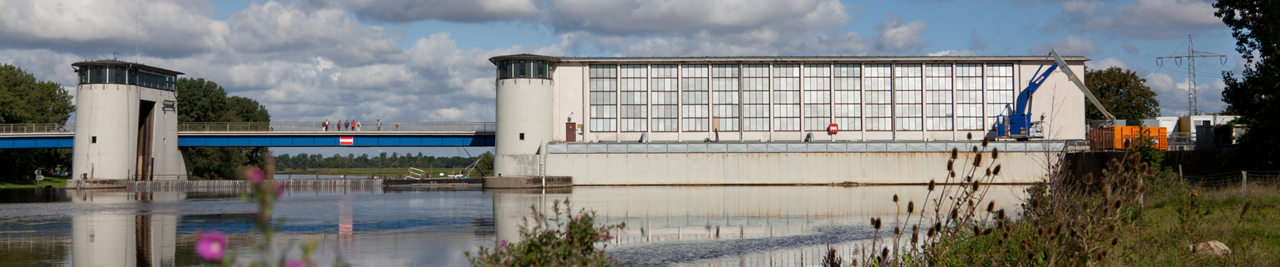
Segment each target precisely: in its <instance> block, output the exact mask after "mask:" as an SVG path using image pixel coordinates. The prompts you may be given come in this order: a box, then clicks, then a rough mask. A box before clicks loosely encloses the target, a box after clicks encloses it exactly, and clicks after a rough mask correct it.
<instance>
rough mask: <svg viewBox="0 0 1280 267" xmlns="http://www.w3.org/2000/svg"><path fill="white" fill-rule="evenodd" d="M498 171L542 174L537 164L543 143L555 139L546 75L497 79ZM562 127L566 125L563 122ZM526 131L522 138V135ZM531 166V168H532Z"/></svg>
mask: <svg viewBox="0 0 1280 267" xmlns="http://www.w3.org/2000/svg"><path fill="white" fill-rule="evenodd" d="M496 83H497V87H498V93H497V106H496V108H497V120H498V122H499V124H500V126H499V127H498V131H497V133H496V134H495V148H494V162H493V168H494V172H495V173H501V174H503V175H508V176H514V175H539V174H540V172H541V170H539V169H537V167H538V166H540V165H539V164H535V162H536V159H537V157H536V156H534V155H536V154H537V153H538V152H539V151H540V150H541V146H542V144H545V143H547V142H549V141H551V140H552V136H551V135H552V133H553V132H554V131H553V130H552V129H553V123H552V122H553V121H556V120H553V119H552V112H551V110H552V105H551V104H550V103H552V99H553V98H552V93H551V92H552V89H551V88H552V84H553V83H552V81H551V80H547V79H525V78H520V79H501V80H497V82H496ZM560 127H564V126H563V125H561V126H560ZM522 134H523V135H524V138H521V137H520V135H522ZM531 167H532V168H531Z"/></svg>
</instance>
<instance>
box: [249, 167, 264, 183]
mask: <svg viewBox="0 0 1280 267" xmlns="http://www.w3.org/2000/svg"><path fill="white" fill-rule="evenodd" d="M250 172H251V173H250V174H249V182H250V183H254V184H260V183H262V180H266V179H267V178H266V175H264V174H263V173H262V169H253V171H250Z"/></svg>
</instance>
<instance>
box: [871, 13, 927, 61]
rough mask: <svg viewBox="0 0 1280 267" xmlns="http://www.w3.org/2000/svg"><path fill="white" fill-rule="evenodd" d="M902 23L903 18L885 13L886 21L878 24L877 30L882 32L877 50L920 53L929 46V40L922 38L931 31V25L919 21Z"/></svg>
mask: <svg viewBox="0 0 1280 267" xmlns="http://www.w3.org/2000/svg"><path fill="white" fill-rule="evenodd" d="M902 22H903V21H902V16H898V15H897V14H893V13H890V12H885V13H884V20H882V21H880V22H876V29H878V30H880V32H881V33H880V36H879V37H878V38H877V40H876V48H879V49H880V50H882V51H886V52H918V51H920V50H921V49H923V48H924V46H925V45H928V44H929V40H926V39H924V37H922V36H921V35H923V34H924V32H925V31H926V30H929V24H927V23H924V22H923V21H919V20H917V21H912V22H911V23H906V24H903V23H902Z"/></svg>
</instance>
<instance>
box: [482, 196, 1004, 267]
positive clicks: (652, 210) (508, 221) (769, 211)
mask: <svg viewBox="0 0 1280 267" xmlns="http://www.w3.org/2000/svg"><path fill="white" fill-rule="evenodd" d="M1025 189H1026V186H993V187H990V189H989V191H988V193H987V197H986V200H987V201H994V202H995V204H996V207H995V208H996V209H1006V211H1007V212H1008V214H1019V213H1020V210H1019V209H1018V208H1019V206H1018V203H1022V200H1021V199H1023V198H1024V197H1025V196H1026V193H1025V192H1024V190H1025ZM486 192H492V193H493V194H494V197H493V206H494V219H495V221H496V222H495V223H496V226H497V229H496V232H497V238H496V240H495V242H496V243H500V242H501V241H502V240H507V241H511V240H515V239H518V238H519V232H518V231H519V225H520V222H521V218H522V217H524V216H526V215H528V214H529V213H530V206H533V207H534V208H535V209H539V210H542V211H544V212H545V211H551V205H552V202H553V201H555V200H564V199H568V200H569V201H570V202H571V203H573V204H574V209H575V211H576V210H577V209H580V208H586V209H587V210H591V211H595V212H596V215H597V223H609V224H616V223H622V222H625V223H626V225H627V227H626V228H624V229H622V230H620V231H618V232H616V233H614V236H615V237H616V239H614V240H611V241H610V242H608V243H609V247H608V248H609V251H610V255H611V256H614V257H615V258H617V259H619V260H620V261H622V262H623V263H624V264H632V265H683V264H690V265H691V266H705V265H742V266H807V265H816V264H820V263H821V260H822V256H823V255H824V254H825V253H826V249H827V246H828V245H831V246H832V247H833V248H836V249H837V251H838V252H839V254H840V255H841V256H842V257H844V258H845V259H849V258H850V257H851V256H852V255H854V254H855V252H857V251H858V250H859V249H860V248H861V247H862V245H865V244H867V243H868V240H869V239H870V237H871V235H872V234H873V229H871V227H870V223H869V222H870V218H872V217H881V218H883V220H884V221H885V222H886V228H885V229H886V230H882V231H881V232H880V235H879V236H881V237H885V235H886V233H888V234H889V235H892V232H893V230H892V227H893V226H894V225H895V223H894V222H895V221H897V219H895V218H900V219H902V220H905V219H906V217H907V214H906V206H907V203H908V202H914V204H915V207H916V210H915V214H916V215H917V216H915V217H913V224H914V222H915V221H916V219H919V216H918V215H919V213H920V210H921V209H922V208H923V207H926V206H924V204H925V202H926V201H928V200H929V199H936V198H937V197H938V196H939V192H933V194H932V195H930V194H929V193H930V192H929V191H928V190H927V189H926V188H925V187H924V186H865V187H838V186H790V187H788V186H767V187H765V186H759V187H756V186H724V187H715V186H693V187H577V188H573V189H571V190H570V191H564V192H547V193H546V194H543V193H542V192H539V191H536V190H526V191H497V190H486ZM894 195H898V197H899V202H897V203H895V202H893V196H894ZM928 202H929V203H930V206H928V209H929V210H932V201H928ZM984 202H985V201H984ZM943 210H946V209H945V208H944V209H943ZM899 225H902V226H903V227H905V228H908V229H909V228H910V225H909V224H906V223H905V222H904V223H901V224H899ZM907 236H908V237H909V236H910V234H907ZM882 244H883V243H882ZM846 262H847V261H846Z"/></svg>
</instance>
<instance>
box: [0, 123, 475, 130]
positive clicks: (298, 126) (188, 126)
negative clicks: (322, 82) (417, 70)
mask: <svg viewBox="0 0 1280 267" xmlns="http://www.w3.org/2000/svg"><path fill="white" fill-rule="evenodd" d="M362 124H364V125H362V126H361V127H360V128H359V129H358V130H357V129H349V128H344V127H338V126H337V125H338V123H336V122H330V123H329V129H328V131H361V132H379V131H380V132H392V131H408V132H421V131H470V132H496V131H497V130H498V123H496V122H401V123H400V125H399V126H397V125H396V123H395V122H382V126H381V127H379V126H378V125H377V123H362ZM75 131H76V129H75V124H73V123H0V133H70V132H75ZM178 131H180V132H188V131H196V132H228V131H254V132H269V131H315V132H319V131H325V127H324V123H323V122H192V123H179V124H178Z"/></svg>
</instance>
